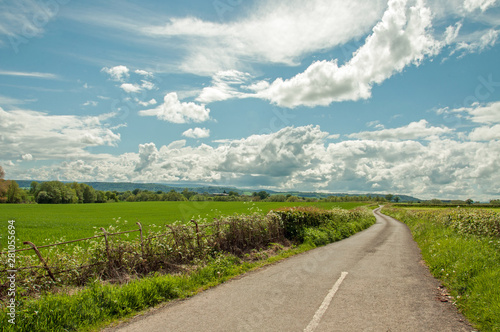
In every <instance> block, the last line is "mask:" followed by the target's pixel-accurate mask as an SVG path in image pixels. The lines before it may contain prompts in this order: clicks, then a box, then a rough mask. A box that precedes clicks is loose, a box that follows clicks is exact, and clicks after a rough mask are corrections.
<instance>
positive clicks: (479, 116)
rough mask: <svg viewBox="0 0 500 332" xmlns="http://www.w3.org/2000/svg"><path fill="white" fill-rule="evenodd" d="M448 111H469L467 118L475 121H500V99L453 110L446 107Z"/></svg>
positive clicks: (490, 122) (487, 122) (445, 110)
mask: <svg viewBox="0 0 500 332" xmlns="http://www.w3.org/2000/svg"><path fill="white" fill-rule="evenodd" d="M442 112H447V113H459V114H460V113H467V114H468V116H466V118H467V119H468V120H470V121H472V122H475V123H485V124H492V123H500V101H495V102H492V103H489V104H479V103H475V104H474V105H472V106H471V107H463V108H457V109H453V110H449V109H444V110H442Z"/></svg>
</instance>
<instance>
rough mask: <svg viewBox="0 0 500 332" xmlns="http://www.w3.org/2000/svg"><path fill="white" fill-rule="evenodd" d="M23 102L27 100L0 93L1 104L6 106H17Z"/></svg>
mask: <svg viewBox="0 0 500 332" xmlns="http://www.w3.org/2000/svg"><path fill="white" fill-rule="evenodd" d="M22 104H26V101H24V100H21V99H16V98H10V97H6V96H2V95H0V105H2V106H4V107H5V106H17V105H22Z"/></svg>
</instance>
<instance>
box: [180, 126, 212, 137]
mask: <svg viewBox="0 0 500 332" xmlns="http://www.w3.org/2000/svg"><path fill="white" fill-rule="evenodd" d="M182 136H185V137H190V138H207V137H210V129H206V128H194V129H188V130H186V131H185V132H183V133H182Z"/></svg>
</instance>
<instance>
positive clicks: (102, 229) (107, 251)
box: [101, 227, 111, 273]
mask: <svg viewBox="0 0 500 332" xmlns="http://www.w3.org/2000/svg"><path fill="white" fill-rule="evenodd" d="M101 231H102V232H103V233H104V241H105V242H106V256H107V258H108V270H109V273H111V253H110V252H109V240H108V232H106V230H105V229H104V228H102V227H101Z"/></svg>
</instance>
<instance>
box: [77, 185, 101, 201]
mask: <svg viewBox="0 0 500 332" xmlns="http://www.w3.org/2000/svg"><path fill="white" fill-rule="evenodd" d="M80 186H81V187H83V203H94V202H95V200H96V198H97V195H96V193H95V190H94V188H92V187H91V186H89V185H88V184H85V183H82V184H80Z"/></svg>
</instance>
